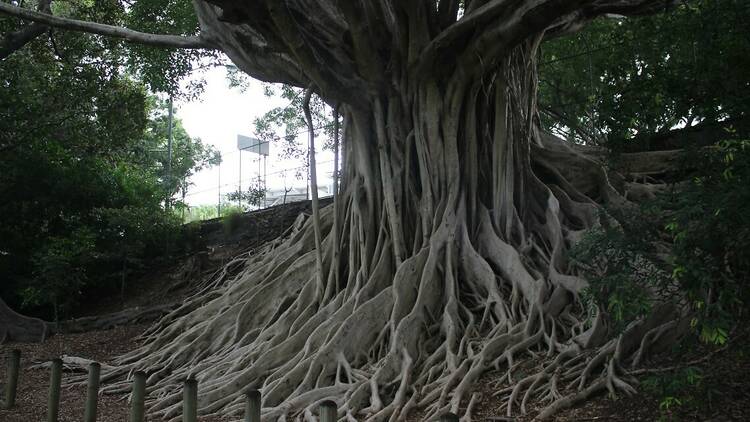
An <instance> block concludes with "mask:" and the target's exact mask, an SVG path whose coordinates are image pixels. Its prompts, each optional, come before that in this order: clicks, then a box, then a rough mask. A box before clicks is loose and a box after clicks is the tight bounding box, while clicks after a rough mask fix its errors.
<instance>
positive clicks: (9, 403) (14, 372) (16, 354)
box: [5, 349, 21, 409]
mask: <svg viewBox="0 0 750 422" xmlns="http://www.w3.org/2000/svg"><path fill="white" fill-rule="evenodd" d="M20 369H21V351H20V350H18V349H16V350H13V351H12V352H11V354H10V360H8V385H7V387H5V408H6V409H10V408H11V407H13V406H14V405H15V403H16V391H18V371H19V370H20Z"/></svg>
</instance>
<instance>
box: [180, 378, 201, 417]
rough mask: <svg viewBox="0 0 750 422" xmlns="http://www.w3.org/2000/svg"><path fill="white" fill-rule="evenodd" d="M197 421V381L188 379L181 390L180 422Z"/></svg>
mask: <svg viewBox="0 0 750 422" xmlns="http://www.w3.org/2000/svg"><path fill="white" fill-rule="evenodd" d="M197 420H198V381H196V380H195V379H193V378H188V380H187V381H185V385H184V387H183V390H182V421H183V422H196V421H197Z"/></svg>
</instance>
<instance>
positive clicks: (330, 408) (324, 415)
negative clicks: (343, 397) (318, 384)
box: [320, 400, 338, 422]
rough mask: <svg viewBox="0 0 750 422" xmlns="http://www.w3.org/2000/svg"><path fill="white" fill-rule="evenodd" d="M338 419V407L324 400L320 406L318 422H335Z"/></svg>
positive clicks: (332, 402) (334, 403)
mask: <svg viewBox="0 0 750 422" xmlns="http://www.w3.org/2000/svg"><path fill="white" fill-rule="evenodd" d="M336 419H338V407H337V406H336V402H334V401H331V400H326V401H324V402H323V403H321V404H320V422H336Z"/></svg>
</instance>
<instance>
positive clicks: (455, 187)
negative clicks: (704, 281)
mask: <svg viewBox="0 0 750 422" xmlns="http://www.w3.org/2000/svg"><path fill="white" fill-rule="evenodd" d="M535 49H536V42H535V41H534V40H532V41H529V42H527V43H523V44H522V45H520V46H519V47H517V48H515V49H513V50H512V51H511V52H510V53H508V54H507V56H506V57H505V58H503V59H502V60H501V61H500V65H499V67H498V68H497V69H496V71H494V72H490V73H489V74H488V75H487V76H486V77H484V78H482V79H480V80H475V79H472V78H469V77H464V76H462V74H461V73H456V74H455V75H450V76H442V77H434V78H431V77H423V75H417V74H410V73H408V72H405V73H404V74H403V75H402V76H401V77H400V78H396V79H394V83H393V85H392V86H391V88H389V89H387V90H384V91H383V92H379V91H376V92H374V93H371V96H370V97H369V98H367V100H366V101H365V102H366V103H367V104H370V105H371V106H368V107H362V106H360V105H357V106H354V105H344V106H342V111H343V113H344V116H345V130H344V137H343V150H344V151H345V157H346V159H345V162H344V171H343V179H342V190H341V192H340V195H339V196H338V198H337V201H336V203H335V204H334V205H333V206H329V207H327V208H325V209H323V210H321V213H320V233H322V234H323V235H322V241H321V242H320V244H321V246H320V248H319V249H317V250H316V247H315V244H316V243H317V242H316V240H315V238H316V237H317V236H316V235H315V231H316V228H315V226H316V225H315V224H312V223H311V222H310V221H309V220H308V221H303V220H300V221H298V223H297V224H296V225H295V228H294V230H293V231H292V233H291V234H290V235H289V237H287V238H285V239H280V240H278V241H276V242H274V243H273V244H271V245H268V246H267V247H266V249H265V250H263V251H261V252H260V253H258V254H256V255H253V256H250V257H247V256H240V257H238V258H237V261H236V262H234V263H230V265H236V263H237V262H240V263H243V262H244V266H245V267H244V268H245V269H244V270H243V271H241V272H240V273H239V274H238V275H236V276H234V277H230V276H229V275H228V273H227V275H226V276H225V277H223V278H221V279H219V280H217V282H216V283H215V285H216V286H217V288H216V289H215V290H211V291H204V292H202V293H200V294H198V295H196V296H194V297H192V298H191V299H189V300H187V301H186V302H185V304H184V305H183V306H181V307H180V308H178V309H176V310H174V311H173V312H172V313H170V314H169V315H167V316H166V317H165V318H164V319H162V320H161V321H160V322H159V323H158V324H157V325H155V326H154V327H153V328H152V329H151V330H150V332H149V333H148V338H147V342H146V344H145V345H144V346H143V347H142V348H140V349H138V350H135V351H133V352H132V353H130V354H128V355H125V356H123V357H122V358H121V359H120V360H119V361H118V362H116V367H115V368H114V369H110V370H108V371H105V372H106V373H105V379H108V380H116V381H118V382H115V383H114V384H112V385H110V386H109V387H108V389H109V391H111V392H118V391H120V392H123V391H127V389H128V384H127V383H126V382H123V381H124V379H123V377H125V376H126V375H127V374H130V373H132V372H133V371H134V370H144V371H146V372H148V373H149V379H148V384H149V385H150V388H151V391H152V396H151V397H152V398H153V400H152V402H151V408H150V412H151V413H152V414H157V415H162V416H164V417H165V418H167V419H171V420H177V419H178V417H179V414H180V409H181V405H180V397H181V396H180V393H179V390H178V389H177V388H176V387H177V386H179V385H180V383H181V382H182V380H183V379H184V378H185V377H187V376H194V377H196V378H197V379H198V380H199V381H200V384H201V389H200V396H199V402H200V412H201V413H202V414H214V413H230V414H239V413H240V412H241V411H242V409H243V398H242V393H243V391H245V389H246V388H256V389H260V390H262V392H263V398H264V399H263V400H264V401H263V413H264V418H267V419H268V420H277V419H279V420H283V419H284V418H287V417H290V416H299V417H304V418H307V417H308V416H307V415H309V414H310V412H312V409H314V408H315V406H316V405H317V403H319V402H320V401H321V400H327V399H330V400H334V401H335V402H336V403H337V404H338V406H339V415H340V416H342V417H343V416H346V417H348V418H349V419H350V420H352V419H354V420H362V419H367V420H402V419H403V418H404V417H405V415H407V414H408V413H410V412H413V411H414V410H415V409H417V408H421V409H424V410H425V412H426V414H427V416H428V417H430V416H434V415H436V414H438V413H439V412H443V411H446V410H451V411H453V412H458V411H459V410H461V411H462V412H463V413H464V414H465V415H466V416H467V417H468V418H470V415H471V410H472V409H471V407H472V405H471V404H472V403H475V402H476V396H475V395H474V394H473V393H472V386H473V384H474V383H475V382H476V381H477V380H478V379H479V377H480V376H481V375H482V374H483V373H484V372H486V371H487V370H489V369H492V368H495V369H500V370H503V371H505V378H506V379H507V380H508V381H507V387H506V388H505V390H503V396H502V397H503V398H504V399H506V400H507V401H506V408H507V412H508V413H509V414H510V413H511V412H514V411H515V410H517V409H519V408H520V410H521V411H522V412H525V411H526V406H527V402H528V401H529V400H531V399H534V398H537V399H540V400H544V401H545V402H547V403H549V407H548V408H547V409H546V410H545V411H544V412H545V415H547V414H551V413H552V412H554V411H557V410H559V409H560V408H561V407H565V406H568V405H570V404H571V403H574V402H575V401H577V400H580V399H581V398H582V397H585V396H588V395H590V394H592V393H593V392H595V391H598V390H599V389H602V388H609V389H610V390H611V391H612V392H614V391H616V390H624V391H628V392H629V391H632V388H631V387H630V386H629V385H628V384H627V383H626V382H625V381H623V377H624V372H623V371H622V369H621V364H623V363H624V362H625V361H627V360H628V359H630V357H631V356H633V352H634V351H637V355H642V354H643V353H645V352H646V351H647V350H648V348H649V347H650V346H651V344H652V343H654V342H652V341H647V337H648V336H650V338H651V339H652V340H654V339H660V338H661V339H663V338H664V336H663V335H662V334H663V333H664V332H665V331H666V330H668V329H670V328H672V327H673V324H674V323H673V322H671V321H672V319H673V316H674V315H673V314H672V313H671V312H669V311H668V309H666V308H665V310H663V311H662V312H661V313H659V314H658V315H657V316H655V317H654V318H652V319H650V320H648V321H641V322H638V323H636V324H634V325H633V326H631V327H630V328H629V330H628V331H627V332H626V333H625V334H624V335H622V336H620V337H618V338H616V339H613V340H610V341H607V328H606V324H604V320H603V319H602V318H601V317H600V316H599V315H589V314H587V310H586V309H584V307H583V306H581V304H580V303H579V302H578V300H577V297H578V293H579V292H580V290H581V289H582V288H583V287H584V286H585V282H584V280H582V279H580V278H579V277H577V276H576V275H575V274H572V273H571V272H570V270H569V269H568V268H567V266H566V264H565V260H564V257H565V252H566V250H567V249H568V248H569V247H570V245H571V244H572V243H573V242H574V241H575V240H576V239H577V238H579V237H580V234H581V232H582V231H583V230H585V229H587V228H590V227H592V226H594V225H596V224H598V212H597V209H598V205H597V201H598V202H602V203H603V202H609V203H611V204H612V205H614V206H617V205H621V204H624V200H623V199H622V198H621V196H620V195H619V194H618V193H617V191H616V190H615V189H614V188H613V187H612V186H611V184H610V182H609V180H608V178H607V174H606V173H605V172H604V171H603V169H602V168H601V166H599V165H598V164H597V163H596V162H595V161H593V160H591V159H589V158H588V157H586V156H585V155H584V154H582V153H581V152H580V151H577V150H575V149H572V148H570V147H568V146H566V145H564V144H562V143H560V142H558V141H556V140H554V139H553V138H550V137H545V136H543V135H541V134H540V133H539V131H538V130H537V126H536V106H535V90H536V77H535V75H536V73H535V57H536V55H535ZM334 220H336V221H337V222H338V223H336V224H334V223H333V222H334ZM334 230H336V232H335V233H334ZM334 239H340V241H338V242H334ZM318 254H320V255H319V256H320V259H321V260H322V263H321V264H318V265H316V261H318V259H317V258H316V256H318ZM319 266H320V267H322V274H326V275H327V277H326V278H325V280H321V278H320V276H319V274H321V272H320V271H319V269H318V268H317V267H319ZM321 282H323V283H324V284H325V286H321ZM589 323H590V324H589ZM670 324H672V325H670ZM648 333H651V334H648ZM647 334H648V335H647ZM644 339H646V340H644ZM527 351H528V352H532V353H537V354H541V355H542V356H546V357H547V360H546V361H545V362H544V363H543V364H542V365H541V366H540V367H539V368H538V372H535V373H533V374H531V375H528V376H526V377H525V378H521V379H518V380H514V379H513V375H514V374H515V371H514V369H515V368H516V365H515V362H516V360H517V359H519V358H520V356H521V355H523V354H524V353H525V352H527ZM586 354H591V356H593V358H592V359H591V360H590V361H588V362H587V361H585V360H584V359H583V357H584V356H585V355H586ZM590 379H593V382H592V383H591V384H590V383H589V380H590Z"/></svg>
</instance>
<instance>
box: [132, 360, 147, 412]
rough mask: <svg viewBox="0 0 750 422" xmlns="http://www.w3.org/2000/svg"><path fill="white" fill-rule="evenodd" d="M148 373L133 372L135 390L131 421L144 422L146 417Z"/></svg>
mask: <svg viewBox="0 0 750 422" xmlns="http://www.w3.org/2000/svg"><path fill="white" fill-rule="evenodd" d="M145 400H146V373H145V372H141V371H137V372H136V373H134V374H133V392H132V394H131V397H130V422H143V419H144V417H145V406H144V402H145Z"/></svg>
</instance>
